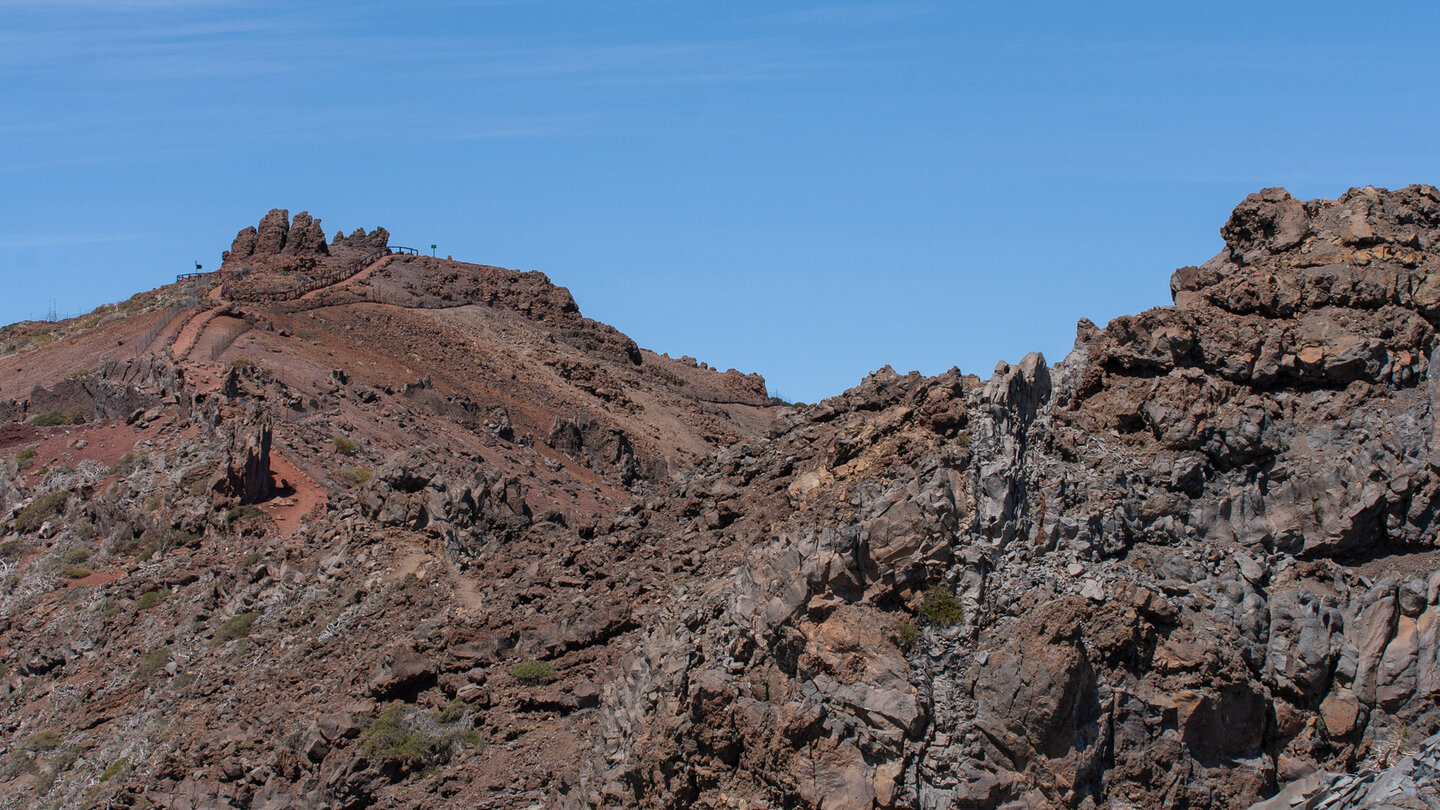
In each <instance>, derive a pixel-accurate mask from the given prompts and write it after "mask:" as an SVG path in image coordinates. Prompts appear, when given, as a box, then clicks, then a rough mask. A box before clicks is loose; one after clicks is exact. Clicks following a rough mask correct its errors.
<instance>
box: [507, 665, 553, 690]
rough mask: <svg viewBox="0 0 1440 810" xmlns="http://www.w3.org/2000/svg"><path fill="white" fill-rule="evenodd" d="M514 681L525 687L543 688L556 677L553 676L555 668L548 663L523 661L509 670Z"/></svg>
mask: <svg viewBox="0 0 1440 810" xmlns="http://www.w3.org/2000/svg"><path fill="white" fill-rule="evenodd" d="M510 674H511V675H512V676H514V678H515V680H517V681H519V682H520V683H523V684H525V685H526V686H543V685H545V684H547V683H551V682H552V681H554V680H555V679H556V678H557V677H559V676H558V675H556V674H555V667H554V666H552V665H551V664H550V662H549V661H536V660H533V659H532V660H530V661H523V662H521V663H519V664H516V665H515V668H514V669H512V670H510Z"/></svg>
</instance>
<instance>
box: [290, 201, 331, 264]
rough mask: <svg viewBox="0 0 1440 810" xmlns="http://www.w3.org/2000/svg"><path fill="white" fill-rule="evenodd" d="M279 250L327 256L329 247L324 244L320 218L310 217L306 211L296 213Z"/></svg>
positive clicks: (301, 254)
mask: <svg viewBox="0 0 1440 810" xmlns="http://www.w3.org/2000/svg"><path fill="white" fill-rule="evenodd" d="M281 252H282V253H286V254H289V255H292V256H329V255H330V248H329V246H328V245H326V244H325V229H324V228H323V227H321V225H320V220H318V219H315V218H313V217H311V216H310V212H308V211H301V212H300V213H298V214H296V215H295V219H294V220H293V221H292V222H291V223H290V232H289V234H287V235H286V238H285V245H284V247H283V248H282V249H281Z"/></svg>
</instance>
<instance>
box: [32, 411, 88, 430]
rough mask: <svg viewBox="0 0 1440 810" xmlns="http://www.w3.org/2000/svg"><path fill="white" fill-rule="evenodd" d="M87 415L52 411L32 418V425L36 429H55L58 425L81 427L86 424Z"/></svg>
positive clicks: (75, 412)
mask: <svg viewBox="0 0 1440 810" xmlns="http://www.w3.org/2000/svg"><path fill="white" fill-rule="evenodd" d="M84 421H85V414H83V413H81V412H80V411H70V412H69V413H66V412H65V411H59V410H52V411H42V412H40V413H37V414H35V415H34V416H32V417H30V424H32V425H35V426H36V427H55V426H57V425H79V424H82V423H84Z"/></svg>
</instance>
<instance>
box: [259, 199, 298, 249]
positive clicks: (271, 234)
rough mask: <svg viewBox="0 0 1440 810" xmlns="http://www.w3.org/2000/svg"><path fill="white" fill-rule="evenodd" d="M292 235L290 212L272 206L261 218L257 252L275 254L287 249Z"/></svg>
mask: <svg viewBox="0 0 1440 810" xmlns="http://www.w3.org/2000/svg"><path fill="white" fill-rule="evenodd" d="M289 237H290V212H289V211H288V210H287V209H284V208H271V209H270V211H269V212H268V213H266V214H265V216H263V217H261V218H260V226H259V228H257V229H256V237H255V254H256V255H259V256H273V255H275V254H277V253H280V252H281V251H283V250H284V249H285V242H286V240H287V239H289Z"/></svg>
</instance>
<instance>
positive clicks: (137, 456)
mask: <svg viewBox="0 0 1440 810" xmlns="http://www.w3.org/2000/svg"><path fill="white" fill-rule="evenodd" d="M144 460H145V454H144V453H139V452H136V451H134V450H128V451H126V452H125V455H123V456H121V457H120V460H119V461H117V462H115V463H114V464H111V465H110V469H108V470H106V471H105V474H106V475H113V476H116V477H118V478H126V477H128V476H129V475H130V473H133V472H135V469H136V468H137V467H139V466H140V462H142V461H144Z"/></svg>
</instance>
